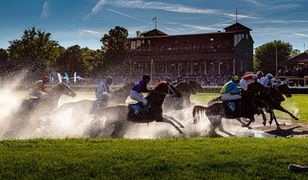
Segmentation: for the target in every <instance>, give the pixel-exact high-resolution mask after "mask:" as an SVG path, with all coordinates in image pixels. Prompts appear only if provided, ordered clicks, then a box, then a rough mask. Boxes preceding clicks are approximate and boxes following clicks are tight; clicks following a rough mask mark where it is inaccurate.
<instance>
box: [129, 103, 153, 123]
mask: <svg viewBox="0 0 308 180" xmlns="http://www.w3.org/2000/svg"><path fill="white" fill-rule="evenodd" d="M149 109H150V107H149V105H147V106H143V105H142V103H140V102H138V103H136V104H129V105H128V114H127V118H128V119H129V120H140V119H143V118H144V117H145V116H147V115H148V114H149Z"/></svg>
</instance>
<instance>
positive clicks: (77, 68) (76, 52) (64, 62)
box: [56, 45, 84, 74]
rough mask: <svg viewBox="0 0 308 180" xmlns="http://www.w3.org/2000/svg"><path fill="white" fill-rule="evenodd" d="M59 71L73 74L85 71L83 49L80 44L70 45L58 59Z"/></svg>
mask: <svg viewBox="0 0 308 180" xmlns="http://www.w3.org/2000/svg"><path fill="white" fill-rule="evenodd" d="M56 67H57V71H60V72H67V73H69V74H73V73H74V72H78V73H80V74H83V73H84V69H83V67H84V64H83V61H82V49H81V48H80V46H79V45H74V46H71V47H68V48H67V49H66V50H65V51H64V53H62V54H61V55H60V57H59V58H58V59H57V61H56Z"/></svg>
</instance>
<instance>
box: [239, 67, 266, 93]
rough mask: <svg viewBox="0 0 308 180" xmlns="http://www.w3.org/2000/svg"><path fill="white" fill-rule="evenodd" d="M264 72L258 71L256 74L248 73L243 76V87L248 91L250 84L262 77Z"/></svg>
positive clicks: (241, 83)
mask: <svg viewBox="0 0 308 180" xmlns="http://www.w3.org/2000/svg"><path fill="white" fill-rule="evenodd" d="M263 76H264V73H263V72H262V71H258V72H257V73H256V74H248V75H245V76H243V77H242V79H241V81H240V85H241V88H242V89H243V90H244V91H246V90H247V88H248V84H250V83H251V82H253V81H257V80H258V79H260V78H262V77H263Z"/></svg>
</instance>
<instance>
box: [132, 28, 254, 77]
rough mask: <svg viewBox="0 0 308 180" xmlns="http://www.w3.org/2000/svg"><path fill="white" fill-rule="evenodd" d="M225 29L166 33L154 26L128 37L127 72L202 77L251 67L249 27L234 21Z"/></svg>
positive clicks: (134, 74) (248, 69)
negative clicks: (207, 31) (144, 31)
mask: <svg viewBox="0 0 308 180" xmlns="http://www.w3.org/2000/svg"><path fill="white" fill-rule="evenodd" d="M224 30H225V31H224V32H213V33H202V34H184V35H167V34H166V33H164V32H162V31H160V30H158V29H154V30H151V31H148V32H146V33H144V35H143V36H142V37H136V38H130V39H129V41H130V51H129V56H128V59H127V61H126V62H127V63H128V64H129V73H130V76H132V77H134V76H140V74H144V73H148V74H151V75H152V76H153V77H159V76H160V77H161V76H164V75H171V76H174V77H176V76H184V77H194V78H201V77H204V76H208V75H231V74H242V73H243V72H244V71H251V70H252V69H253V43H254V41H253V39H252V37H251V35H250V31H251V29H249V28H248V27H246V26H244V25H242V24H240V23H235V24H233V25H231V26H228V27H226V28H224Z"/></svg>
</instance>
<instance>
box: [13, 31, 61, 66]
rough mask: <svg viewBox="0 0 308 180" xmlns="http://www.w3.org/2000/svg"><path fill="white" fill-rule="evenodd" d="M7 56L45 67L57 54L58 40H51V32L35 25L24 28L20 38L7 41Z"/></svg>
mask: <svg viewBox="0 0 308 180" xmlns="http://www.w3.org/2000/svg"><path fill="white" fill-rule="evenodd" d="M9 43H10V46H9V47H8V52H9V58H10V59H11V60H13V61H17V62H24V63H26V64H35V65H39V66H42V67H44V68H46V67H47V66H48V65H50V64H52V63H53V62H54V61H55V59H57V56H59V48H60V49H61V47H60V46H59V44H58V42H56V41H54V40H51V33H48V32H43V31H41V30H38V29H36V28H35V27H32V28H29V29H26V30H25V31H24V32H23V35H22V37H21V39H15V40H12V41H9Z"/></svg>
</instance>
